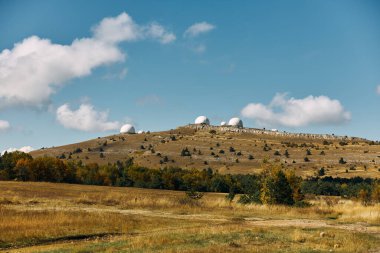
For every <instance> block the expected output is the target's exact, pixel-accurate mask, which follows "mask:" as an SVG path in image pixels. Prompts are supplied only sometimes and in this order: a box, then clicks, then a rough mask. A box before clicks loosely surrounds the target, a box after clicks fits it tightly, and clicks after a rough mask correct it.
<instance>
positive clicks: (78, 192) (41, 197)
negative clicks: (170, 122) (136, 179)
mask: <svg viewBox="0 0 380 253" xmlns="http://www.w3.org/2000/svg"><path fill="white" fill-rule="evenodd" d="M310 201H311V202H312V203H313V206H311V207H307V208H295V207H286V206H261V205H241V204H238V203H236V200H234V201H232V202H229V201H228V200H226V198H225V194H218V193H207V194H205V196H204V197H203V198H202V199H200V200H192V199H189V198H188V197H187V196H186V194H185V193H183V192H176V191H166V190H149V189H138V188H118V187H103V186H85V185H70V184H53V183H34V182H0V249H2V250H3V251H5V252H153V251H154V252H236V251H237V252H331V251H333V252H378V251H380V205H376V206H366V207H365V206H362V205H361V204H359V203H357V202H355V201H352V200H344V199H340V198H313V199H310Z"/></svg>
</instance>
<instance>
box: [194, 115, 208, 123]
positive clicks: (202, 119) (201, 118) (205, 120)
mask: <svg viewBox="0 0 380 253" xmlns="http://www.w3.org/2000/svg"><path fill="white" fill-rule="evenodd" d="M194 123H195V124H196V125H200V124H205V125H210V120H209V119H208V118H207V117H206V116H199V117H198V118H196V119H195V122H194Z"/></svg>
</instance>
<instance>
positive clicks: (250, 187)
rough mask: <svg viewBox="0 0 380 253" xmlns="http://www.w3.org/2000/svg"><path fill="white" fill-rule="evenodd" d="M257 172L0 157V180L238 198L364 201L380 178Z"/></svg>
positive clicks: (377, 198)
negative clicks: (321, 197) (328, 197)
mask: <svg viewBox="0 0 380 253" xmlns="http://www.w3.org/2000/svg"><path fill="white" fill-rule="evenodd" d="M262 167H263V169H262V172H261V173H259V174H244V175H243V174H237V175H231V174H220V173H218V172H217V171H214V170H212V169H211V168H208V169H203V170H197V169H190V170H187V169H182V168H176V167H168V168H162V169H150V168H146V167H141V166H138V165H136V164H135V163H134V162H133V159H132V158H130V159H127V160H125V161H123V162H121V161H118V162H116V163H114V164H107V165H99V164H96V163H86V164H84V163H83V162H82V161H76V162H75V161H65V160H61V159H59V158H55V157H37V158H33V157H32V156H30V155H29V154H26V153H23V152H19V151H16V152H11V153H7V152H6V153H4V154H3V155H2V156H0V180H19V181H42V182H57V183H76V184H89V185H106V186H121V187H123V186H128V187H141V188H151V189H167V190H182V191H199V192H222V193H228V195H227V197H228V198H229V199H230V200H232V199H233V198H234V197H235V195H236V194H241V195H240V199H239V201H240V202H241V203H252V202H254V203H263V204H285V205H304V204H305V202H304V195H305V194H315V195H332V196H334V195H335V196H344V197H359V198H361V199H362V200H363V202H364V201H365V203H367V204H368V203H371V202H380V181H379V180H377V179H369V178H367V179H363V178H360V177H356V178H352V179H345V178H332V177H312V178H308V179H305V180H303V179H302V178H301V177H299V176H296V175H295V172H294V170H284V169H283V168H282V166H281V165H280V164H271V163H269V162H265V161H264V162H263V164H262Z"/></svg>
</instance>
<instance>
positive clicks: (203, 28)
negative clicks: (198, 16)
mask: <svg viewBox="0 0 380 253" xmlns="http://www.w3.org/2000/svg"><path fill="white" fill-rule="evenodd" d="M213 29H215V26H214V25H212V24H210V23H207V22H200V23H195V24H193V25H192V26H190V27H189V28H187V29H186V31H185V33H184V34H183V37H185V38H194V37H197V36H198V35H200V34H202V33H207V32H210V31H212V30H213Z"/></svg>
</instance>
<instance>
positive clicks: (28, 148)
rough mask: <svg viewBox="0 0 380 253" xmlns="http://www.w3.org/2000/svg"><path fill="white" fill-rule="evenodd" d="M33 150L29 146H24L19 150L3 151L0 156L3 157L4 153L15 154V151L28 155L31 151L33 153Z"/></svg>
mask: <svg viewBox="0 0 380 253" xmlns="http://www.w3.org/2000/svg"><path fill="white" fill-rule="evenodd" d="M33 150H34V148H32V147H31V146H24V147H21V148H8V149H5V150H3V151H2V152H1V155H4V153H5V152H7V153H10V152H15V151H21V152H24V153H29V152H31V151H33Z"/></svg>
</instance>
